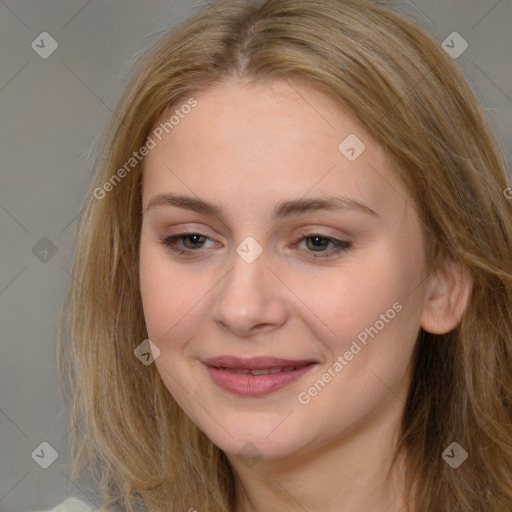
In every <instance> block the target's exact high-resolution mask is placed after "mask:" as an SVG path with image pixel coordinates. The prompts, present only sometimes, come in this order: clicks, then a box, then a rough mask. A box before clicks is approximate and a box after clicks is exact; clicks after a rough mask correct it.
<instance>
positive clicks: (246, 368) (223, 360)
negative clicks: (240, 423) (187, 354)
mask: <svg viewBox="0 0 512 512" xmlns="http://www.w3.org/2000/svg"><path fill="white" fill-rule="evenodd" d="M316 363H317V362H316V361H314V360H307V359H300V360H298V359H281V358H276V357H267V356H262V357H252V358H239V357H234V356H219V357H214V358H210V359H206V360H204V361H203V364H205V365H206V367H207V369H208V371H209V373H210V376H211V378H212V380H213V382H214V383H215V384H217V385H218V386H220V387H221V388H223V389H225V390H227V391H230V392H232V393H236V394H239V395H247V396H257V395H264V394H267V393H270V392H272V391H276V390H278V389H281V388H282V387H284V386H286V385H288V384H291V383H292V382H294V381H296V380H297V379H298V378H300V377H301V376H302V375H303V374H304V373H306V372H308V371H309V370H310V369H311V368H312V367H313V366H315V365H316Z"/></svg>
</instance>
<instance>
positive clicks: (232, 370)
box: [213, 363, 314, 375]
mask: <svg viewBox="0 0 512 512" xmlns="http://www.w3.org/2000/svg"><path fill="white" fill-rule="evenodd" d="M310 364H314V363H305V364H302V365H298V366H275V367H271V368H260V369H252V370H251V369H247V368H226V367H223V366H214V367H213V368H217V370H223V371H225V372H228V373H234V374H237V375H244V374H248V373H250V374H251V375H270V374H274V373H282V372H293V371H295V370H300V369H302V368H304V367H305V366H308V365H310Z"/></svg>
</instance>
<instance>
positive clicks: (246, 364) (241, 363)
mask: <svg viewBox="0 0 512 512" xmlns="http://www.w3.org/2000/svg"><path fill="white" fill-rule="evenodd" d="M203 363H204V364H206V365H208V366H214V367H216V368H231V369H233V370H263V369H265V368H283V367H289V366H302V365H305V364H309V363H316V361H314V360H311V359H280V358H278V357H270V356H259V357H249V358H241V357H235V356H217V357H211V358H209V359H205V360H204V361H203Z"/></svg>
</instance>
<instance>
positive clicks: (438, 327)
mask: <svg viewBox="0 0 512 512" xmlns="http://www.w3.org/2000/svg"><path fill="white" fill-rule="evenodd" d="M472 289H473V279H472V278H471V275H470V273H469V271H468V269H467V267H466V266H465V265H464V264H463V263H461V262H457V261H455V260H454V259H453V258H451V257H447V258H446V259H445V261H444V262H443V263H442V264H441V265H440V266H439V267H437V268H436V269H435V270H434V272H433V273H432V275H431V276H430V278H429V285H428V287H427V294H426V297H425V306H424V308H423V314H422V317H421V324H420V325H421V327H422V328H423V330H425V331H427V332H430V333H432V334H445V333H447V332H450V331H452V330H453V329H455V327H457V325H458V324H459V323H460V320H461V318H462V315H463V313H464V311H465V309H466V307H467V305H468V304H469V300H470V297H471V291H472Z"/></svg>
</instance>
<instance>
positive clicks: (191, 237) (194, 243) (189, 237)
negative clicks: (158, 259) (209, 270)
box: [162, 233, 210, 254]
mask: <svg viewBox="0 0 512 512" xmlns="http://www.w3.org/2000/svg"><path fill="white" fill-rule="evenodd" d="M206 240H210V238H209V237H207V236H205V235H201V234H200V233H179V234H177V235H171V236H168V237H167V238H165V239H164V240H162V243H163V244H164V245H165V246H166V247H167V248H168V249H169V250H171V251H173V252H176V253H178V254H190V253H191V252H195V249H198V248H199V249H202V244H203V243H204V242H205V241H206ZM179 241H183V242H186V241H188V242H191V247H187V246H186V245H185V249H182V248H180V247H176V242H179Z"/></svg>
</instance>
